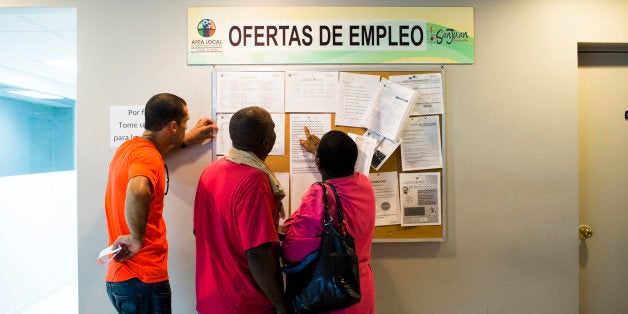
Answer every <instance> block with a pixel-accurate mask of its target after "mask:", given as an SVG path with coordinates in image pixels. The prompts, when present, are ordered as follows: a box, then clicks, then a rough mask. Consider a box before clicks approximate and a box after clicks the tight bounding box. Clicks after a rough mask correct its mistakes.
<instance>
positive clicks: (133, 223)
mask: <svg viewBox="0 0 628 314" xmlns="http://www.w3.org/2000/svg"><path fill="white" fill-rule="evenodd" d="M151 201H152V193H151V185H150V181H148V179H147V178H145V177H134V178H131V179H130V180H129V183H128V187H127V193H126V200H125V204H124V215H125V218H126V223H127V226H128V227H129V231H130V233H131V237H132V238H133V239H134V240H136V241H139V242H140V243H142V242H144V236H145V232H146V222H147V221H148V213H149V212H150V202H151Z"/></svg>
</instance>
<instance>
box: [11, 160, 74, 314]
mask: <svg viewBox="0 0 628 314" xmlns="http://www.w3.org/2000/svg"><path fill="white" fill-rule="evenodd" d="M75 195H76V171H59V172H48V173H35V174H27V175H19V176H8V177H0V200H2V201H0V243H1V246H0V247H1V250H2V267H0V313H22V311H24V310H25V309H28V308H29V307H31V306H32V305H33V304H35V303H37V302H40V301H41V300H42V299H44V298H45V297H47V296H48V295H50V294H52V293H54V292H55V291H57V290H59V289H61V288H63V287H64V286H67V285H69V284H71V283H72V282H74V283H76V280H77V272H76V268H77V261H76V258H77V244H76V235H77V234H76V229H75V228H76V221H77V219H76V214H77V211H76V199H75ZM74 293H75V294H76V291H74ZM74 300H75V302H76V297H75V298H74ZM73 306H74V308H76V306H77V304H76V303H74V305H73ZM65 308H66V309H67V308H72V304H67V305H66V307H65ZM49 310H51V309H49Z"/></svg>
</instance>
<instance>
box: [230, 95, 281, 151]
mask: <svg viewBox="0 0 628 314" xmlns="http://www.w3.org/2000/svg"><path fill="white" fill-rule="evenodd" d="M272 121H273V120H272V119H271V118H270V114H269V113H268V112H267V111H266V110H264V109H262V108H260V107H256V106H252V107H246V108H243V109H240V110H238V111H237V112H236V113H234V114H233V116H232V117H231V120H230V121H229V136H230V137H231V142H232V143H233V147H235V148H237V149H241V150H246V151H256V150H258V149H259V148H260V147H261V145H262V142H263V141H264V138H265V137H266V136H268V130H269V129H270V128H272V127H273V124H272Z"/></svg>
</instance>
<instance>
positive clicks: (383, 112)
mask: <svg viewBox="0 0 628 314" xmlns="http://www.w3.org/2000/svg"><path fill="white" fill-rule="evenodd" d="M417 96H418V94H417V93H416V92H415V91H413V90H411V89H409V88H407V87H403V86H401V85H399V84H396V83H393V82H391V81H389V80H387V79H382V80H381V81H380V82H379V85H378V86H377V90H376V92H375V94H374V96H373V98H372V99H371V103H370V104H369V108H368V110H367V112H366V114H365V115H364V118H363V119H362V126H363V127H365V128H367V129H369V130H372V131H375V132H377V134H379V135H382V136H384V137H387V138H389V139H393V140H396V139H398V138H399V135H400V133H401V129H402V128H403V125H404V123H405V122H406V119H407V118H408V115H409V114H410V109H412V105H413V104H414V103H415V101H416V98H417Z"/></svg>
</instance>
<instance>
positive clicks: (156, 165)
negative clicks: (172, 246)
mask: <svg viewBox="0 0 628 314" xmlns="http://www.w3.org/2000/svg"><path fill="white" fill-rule="evenodd" d="M137 176H144V177H146V178H148V180H150V182H151V184H152V186H153V195H152V196H153V200H152V201H151V203H150V212H149V214H148V221H147V223H146V235H145V239H144V244H143V245H142V248H141V249H140V251H139V252H138V253H137V254H136V255H134V256H133V257H132V258H130V259H128V260H126V261H124V262H121V263H117V262H115V261H113V260H112V261H110V262H109V265H108V268H107V276H106V277H105V280H106V281H108V282H119V281H125V280H128V279H131V278H138V279H139V280H141V281H142V282H144V283H155V282H160V281H164V280H168V241H167V240H166V223H165V221H164V219H163V217H162V213H163V208H164V188H165V171H164V161H163V159H162V156H161V154H160V153H159V151H157V149H156V148H155V146H154V145H153V143H152V142H150V141H149V140H146V139H144V138H141V137H135V138H133V139H132V140H128V141H126V142H124V143H123V144H122V145H121V146H120V147H119V148H118V150H117V151H116V153H115V155H114V156H113V158H112V159H111V163H110V165H109V179H108V180H107V192H106V194H105V214H106V216H107V231H108V233H109V245H111V244H113V242H115V240H116V239H117V238H118V236H120V235H124V234H129V233H130V231H129V227H128V226H127V223H126V218H125V215H124V203H125V199H126V190H127V183H128V182H129V179H131V178H133V177H137Z"/></svg>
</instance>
